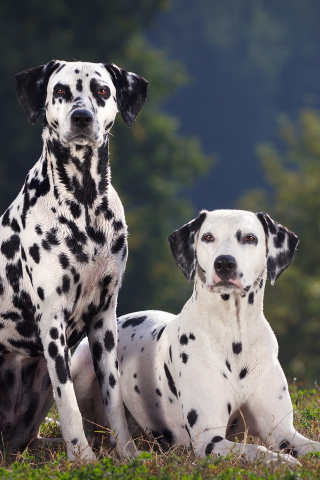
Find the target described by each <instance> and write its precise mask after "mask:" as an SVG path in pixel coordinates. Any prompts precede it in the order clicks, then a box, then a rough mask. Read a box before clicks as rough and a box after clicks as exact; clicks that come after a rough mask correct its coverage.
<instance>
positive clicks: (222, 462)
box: [0, 384, 320, 480]
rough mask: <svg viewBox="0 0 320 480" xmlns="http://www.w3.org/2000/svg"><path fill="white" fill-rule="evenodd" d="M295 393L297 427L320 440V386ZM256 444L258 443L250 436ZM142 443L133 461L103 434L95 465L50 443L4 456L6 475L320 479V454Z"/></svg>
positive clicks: (1, 471)
mask: <svg viewBox="0 0 320 480" xmlns="http://www.w3.org/2000/svg"><path fill="white" fill-rule="evenodd" d="M290 393H291V398H292V403H293V408H294V413H295V426H296V428H297V430H298V431H299V432H301V433H302V434H303V435H305V436H307V437H308V438H312V439H314V440H317V441H319V440H320V391H319V389H318V388H317V387H316V388H314V389H303V388H302V386H301V385H300V386H299V385H297V384H292V385H291V386H290ZM49 416H50V417H51V418H54V419H57V418H58V415H57V411H56V409H55V408H53V409H52V411H51V412H50V414H49ZM41 435H42V436H46V437H51V438H55V437H60V436H61V432H60V430H59V428H58V427H57V426H56V425H55V424H43V425H42V427H41ZM249 441H250V442H251V443H258V442H257V440H256V439H253V438H249ZM137 443H138V446H139V448H141V449H147V450H148V451H147V452H145V453H143V454H142V455H140V457H138V458H137V459H135V460H133V461H124V460H119V459H118V458H117V457H116V455H115V453H114V451H112V450H111V449H110V446H109V443H108V439H107V436H102V438H101V447H100V449H99V451H98V452H97V456H98V461H97V462H96V463H94V464H88V465H86V464H84V463H81V462H79V463H77V462H74V463H70V462H69V461H68V459H67V456H66V450H65V446H64V444H63V443H58V444H55V445H53V446H51V447H50V448H45V447H42V448H38V449H37V450H29V451H26V452H24V453H22V454H18V455H6V454H5V453H4V454H3V455H2V458H1V461H0V479H15V480H17V479H19V480H24V479H25V480H27V479H28V480H33V479H34V480H38V479H39V480H40V479H63V480H73V479H86V480H88V479H90V480H100V479H106V478H107V479H117V480H140V479H150V480H153V479H154V480H156V479H160V480H169V479H170V480H176V479H181V480H201V479H204V480H206V479H212V478H215V479H219V480H235V479H244V480H258V479H264V480H278V479H279V480H280V479H281V480H282V479H285V480H294V479H319V478H320V454H318V453H316V454H310V455H308V456H306V457H305V458H304V459H302V460H301V463H302V466H301V467H296V468H295V469H294V470H290V469H289V468H288V467H287V466H286V465H279V464H277V463H270V464H268V465H266V464H264V463H262V462H259V461H256V462H248V461H247V460H246V459H245V458H243V457H237V456H234V455H230V456H229V457H227V458H220V457H219V458H213V457H207V458H206V459H204V460H201V459H200V460H199V459H196V458H195V456H194V454H193V452H192V450H191V449H190V448H185V447H180V446H179V447H175V448H173V449H171V450H170V451H169V452H161V451H160V449H159V448H158V447H157V446H156V445H155V444H154V443H150V442H148V441H146V439H145V438H143V437H140V438H138V439H137Z"/></svg>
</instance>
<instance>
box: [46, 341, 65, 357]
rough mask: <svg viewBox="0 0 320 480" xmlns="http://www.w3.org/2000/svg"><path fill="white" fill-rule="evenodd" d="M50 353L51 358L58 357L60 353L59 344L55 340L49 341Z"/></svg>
mask: <svg viewBox="0 0 320 480" xmlns="http://www.w3.org/2000/svg"><path fill="white" fill-rule="evenodd" d="M48 353H49V355H50V357H51V358H56V356H57V355H58V347H57V345H56V344H55V342H50V343H49V346H48ZM61 358H62V357H61Z"/></svg>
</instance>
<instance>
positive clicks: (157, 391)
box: [156, 388, 162, 397]
mask: <svg viewBox="0 0 320 480" xmlns="http://www.w3.org/2000/svg"><path fill="white" fill-rule="evenodd" d="M156 394H157V395H158V396H159V397H162V393H161V392H160V390H159V388H157V389H156Z"/></svg>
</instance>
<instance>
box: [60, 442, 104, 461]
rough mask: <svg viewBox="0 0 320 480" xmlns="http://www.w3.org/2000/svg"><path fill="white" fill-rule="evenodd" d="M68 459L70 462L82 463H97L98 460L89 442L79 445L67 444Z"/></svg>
mask: <svg viewBox="0 0 320 480" xmlns="http://www.w3.org/2000/svg"><path fill="white" fill-rule="evenodd" d="M67 453H68V459H69V460H70V462H74V461H82V462H88V463H90V462H95V461H96V460H97V458H96V456H95V454H94V453H93V451H92V449H91V447H90V446H89V444H88V443H87V442H82V443H81V444H79V445H75V446H73V445H70V444H69V445H68V444H67Z"/></svg>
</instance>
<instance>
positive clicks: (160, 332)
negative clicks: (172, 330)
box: [157, 326, 166, 341]
mask: <svg viewBox="0 0 320 480" xmlns="http://www.w3.org/2000/svg"><path fill="white" fill-rule="evenodd" d="M165 328H166V327H165V326H164V327H162V328H161V330H159V333H158V336H157V341H158V340H160V337H161V335H162V333H163V330H164V329H165Z"/></svg>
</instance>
